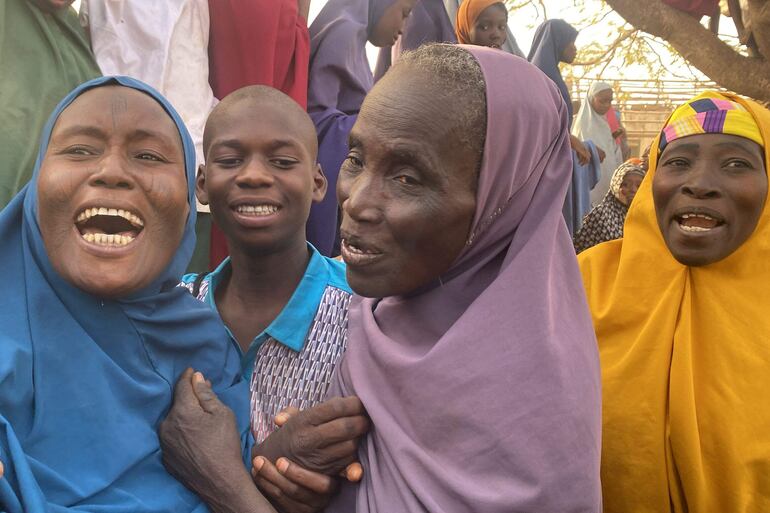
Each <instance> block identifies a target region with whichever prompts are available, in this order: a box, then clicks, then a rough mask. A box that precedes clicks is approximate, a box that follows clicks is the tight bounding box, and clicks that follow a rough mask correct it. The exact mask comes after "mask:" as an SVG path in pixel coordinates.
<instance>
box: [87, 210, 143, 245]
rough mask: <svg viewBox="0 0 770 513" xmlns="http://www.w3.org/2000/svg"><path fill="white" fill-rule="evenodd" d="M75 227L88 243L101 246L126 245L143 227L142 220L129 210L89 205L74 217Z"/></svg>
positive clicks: (132, 240)
mask: <svg viewBox="0 0 770 513" xmlns="http://www.w3.org/2000/svg"><path fill="white" fill-rule="evenodd" d="M75 227H76V228H77V230H78V232H80V236H81V237H82V238H83V240H85V241H86V242H88V243H91V244H95V245H97V246H103V247H105V246H106V247H124V246H128V245H129V244H131V243H132V242H134V239H136V238H137V237H138V236H139V234H140V233H141V232H142V230H143V229H144V220H142V218H141V217H140V216H138V215H137V214H135V213H133V212H131V211H130V210H124V209H117V208H107V207H90V208H86V209H85V210H83V211H82V212H80V213H79V214H78V215H77V217H76V218H75Z"/></svg>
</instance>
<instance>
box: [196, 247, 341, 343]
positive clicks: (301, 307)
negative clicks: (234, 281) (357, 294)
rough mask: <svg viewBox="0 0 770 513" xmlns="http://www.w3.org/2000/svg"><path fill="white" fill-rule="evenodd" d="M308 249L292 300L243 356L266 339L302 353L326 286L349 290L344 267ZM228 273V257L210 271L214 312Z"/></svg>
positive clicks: (211, 299) (210, 298)
mask: <svg viewBox="0 0 770 513" xmlns="http://www.w3.org/2000/svg"><path fill="white" fill-rule="evenodd" d="M308 250H309V251H310V261H309V262H308V264H307V269H305V274H304V275H303V276H302V280H301V281H300V282H299V285H297V288H296V289H294V293H293V294H292V296H291V299H289V302H288V303H286V306H285V307H284V308H283V310H281V313H279V314H278V317H276V318H275V319H274V320H273V322H271V323H270V325H269V326H268V327H267V328H266V329H265V331H263V332H262V333H260V334H259V335H258V336H257V337H256V338H255V339H254V341H253V342H252V344H251V347H250V348H249V351H248V353H247V355H246V356H247V357H248V356H252V357H253V356H254V355H252V354H251V353H252V352H254V353H256V349H257V348H258V346H259V345H261V344H262V342H264V341H265V340H266V338H267V337H272V338H274V339H275V340H277V341H278V342H280V343H281V344H283V345H285V346H287V347H289V348H290V349H293V350H294V351H301V350H302V348H303V347H304V346H305V341H306V340H307V334H308V332H309V331H310V328H311V326H312V324H313V320H314V319H315V316H316V312H317V311H318V306H319V305H320V304H321V299H322V297H323V294H324V292H325V290H326V287H327V286H329V285H331V286H333V287H337V288H340V289H342V290H345V291H348V292H350V287H349V286H348V284H347V282H346V281H345V279H344V267H342V264H340V265H336V264H338V263H337V262H334V261H332V260H330V259H328V258H326V257H324V256H323V255H321V253H319V252H318V250H316V249H315V248H314V247H313V245H312V244H310V243H308ZM337 267H340V268H341V269H343V270H342V274H340V272H339V269H337ZM229 272H230V257H227V258H226V259H225V260H224V261H223V262H222V263H221V264H219V266H218V267H217V268H216V269H215V270H214V271H212V272H211V281H210V285H209V287H210V290H209V294H208V302H209V306H211V307H212V308H214V309H215V310H216V303H215V299H214V296H215V294H214V292H215V291H216V289H217V287H218V286H219V283H220V282H221V281H222V279H223V278H224V276H226V275H227V274H228V273H229ZM231 336H232V335H231Z"/></svg>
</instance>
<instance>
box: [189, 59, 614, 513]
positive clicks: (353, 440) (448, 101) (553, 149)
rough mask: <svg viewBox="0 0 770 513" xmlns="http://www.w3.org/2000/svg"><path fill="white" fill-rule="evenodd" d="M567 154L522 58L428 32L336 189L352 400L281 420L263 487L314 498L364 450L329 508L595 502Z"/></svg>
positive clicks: (549, 96)
mask: <svg viewBox="0 0 770 513" xmlns="http://www.w3.org/2000/svg"><path fill="white" fill-rule="evenodd" d="M522 98H526V101H522V100H521V99H522ZM571 168H572V161H571V158H570V149H569V131H568V128H567V106H566V104H565V103H564V101H563V100H562V98H561V95H560V93H559V90H558V88H557V87H556V85H555V84H554V83H553V82H552V81H551V80H550V79H549V78H548V77H547V76H545V75H544V74H543V73H542V72H540V71H539V70H538V69H537V68H536V67H534V66H532V65H531V64H529V63H527V62H526V61H525V60H524V59H521V58H518V57H514V56H512V55H509V54H507V53H504V52H500V51H498V50H494V49H490V48H484V47H478V46H463V45H443V44H432V45H426V46H422V47H421V48H419V49H418V50H415V51H414V52H410V53H405V54H404V55H403V56H402V57H401V59H399V61H398V62H397V63H396V64H395V65H394V67H393V68H391V69H390V70H389V71H388V72H387V73H386V74H385V76H384V77H383V78H382V80H380V81H379V82H378V83H377V85H375V86H374V88H373V89H372V91H371V92H370V93H369V95H368V96H367V98H366V101H364V103H363V106H362V108H361V112H360V114H359V116H358V119H357V121H356V124H355V126H354V127H353V128H352V130H351V133H350V151H349V153H348V156H347V158H346V160H345V163H344V165H343V167H342V169H341V170H340V177H339V182H338V188H337V193H338V197H339V200H340V205H341V208H342V214H343V215H342V224H341V228H340V235H341V237H342V241H341V250H342V256H343V258H344V260H345V262H346V263H347V278H348V282H349V284H350V286H351V287H352V288H353V290H354V292H355V293H356V294H358V297H357V298H355V299H353V301H352V303H351V306H350V314H349V325H348V332H347V336H348V340H349V343H348V349H347V352H346V354H345V356H344V358H343V360H342V363H341V364H340V366H339V368H338V374H337V375H336V377H335V381H334V383H333V384H332V389H331V395H338V396H346V397H344V398H340V397H335V398H333V399H330V401H328V402H327V403H322V404H321V405H319V406H316V407H314V408H311V409H309V410H306V411H303V412H299V413H292V414H291V416H290V418H289V419H288V421H286V422H285V423H284V421H285V420H286V419H283V420H282V421H281V424H282V427H281V428H280V429H278V430H277V431H276V432H275V433H274V436H271V437H270V438H269V439H274V440H278V441H279V442H278V444H277V445H276V447H275V448H276V449H277V452H276V453H274V454H273V455H268V454H267V453H266V452H263V453H262V455H261V456H259V457H258V458H255V460H254V464H255V467H254V470H253V472H254V475H255V476H257V477H256V479H257V482H258V484H259V483H261V487H262V488H263V490H265V491H266V493H267V494H268V495H270V496H273V497H275V494H274V493H273V492H271V490H274V489H275V488H274V487H273V486H272V485H270V486H267V487H266V486H265V485H266V483H264V481H263V480H262V479H265V478H268V477H269V478H270V481H271V482H272V483H274V484H275V485H276V486H278V487H279V488H281V490H283V492H282V493H284V494H285V495H284V497H289V496H291V497H293V498H294V499H292V500H295V499H296V501H297V502H298V503H302V504H305V505H306V506H305V507H300V506H299V505H298V506H297V507H296V508H295V509H294V510H297V511H312V510H313V508H312V506H309V505H308V504H310V503H313V504H316V508H317V507H318V505H322V504H325V503H326V500H327V499H328V496H329V493H330V491H331V489H332V486H324V484H325V483H324V482H323V480H322V479H320V478H322V477H326V478H329V476H336V475H338V474H339V472H340V471H342V470H343V469H345V468H346V466H347V465H348V464H349V463H350V462H351V461H352V459H353V458H354V457H355V456H356V455H357V457H358V459H359V461H360V463H361V465H362V466H363V479H362V480H361V481H360V482H359V483H358V484H353V483H345V484H344V485H343V486H342V488H341V491H340V494H339V495H338V496H336V497H334V498H332V499H331V500H332V502H331V504H329V505H328V506H326V509H324V511H325V512H326V513H375V512H379V513H385V512H398V513H424V512H430V513H439V512H441V513H461V512H462V513H466V512H469V511H473V512H476V513H510V512H512V511H528V512H557V511H558V512H560V513H572V512H574V513H578V512H580V513H598V512H600V511H601V489H600V483H599V457H600V452H601V451H600V442H601V433H600V429H601V411H600V401H601V390H600V388H601V387H600V375H599V361H598V354H597V348H596V338H595V336H594V330H593V328H592V325H591V317H590V314H589V311H588V305H587V303H586V299H585V293H584V290H583V286H582V283H581V278H580V274H579V271H578V267H577V262H576V259H575V254H574V250H573V248H572V242H571V240H570V236H569V233H568V232H567V228H566V226H565V224H564V220H563V219H562V202H563V198H564V194H565V192H566V190H567V185H568V182H569V180H570V176H571ZM353 396H357V398H356V397H353ZM333 401H337V403H336V404H333ZM346 405H347V406H346ZM323 408H326V410H327V411H326V412H325V413H323V415H320V413H321V411H320V410H321V409H323ZM362 408H365V409H366V412H367V413H368V415H369V420H368V421H367V422H366V423H365V424H363V423H362V422H361V419H359V418H358V415H359V414H358V412H359V411H362V410H361V409H362ZM324 422H325V424H324ZM365 427H369V428H370V431H369V432H368V434H365V435H363V436H362V433H363V432H364V431H365V429H362V428H365ZM211 429H213V430H214V431H215V432H216V429H215V428H211ZM356 444H357V445H358V449H357V452H356V451H355V447H356ZM279 446H280V447H279ZM272 451H273V449H270V452H272ZM195 452H197V449H196V450H192V453H195ZM278 454H280V455H281V457H280V458H277V459H275V456H277V455H278ZM265 459H267V460H269V462H268V461H265ZM272 462H276V463H275V465H273V464H272ZM219 464H220V465H221V464H222V462H220V463H219ZM230 464H231V465H232V464H235V465H238V464H240V462H237V461H235V462H230ZM276 467H277V468H278V470H277V471H275V468H276ZM302 467H304V468H302ZM266 469H267V470H266ZM281 469H283V470H281ZM290 475H293V477H290ZM270 476H272V477H270ZM348 476H350V474H348ZM357 477H360V476H357ZM319 479H320V480H319ZM281 483H282V484H281ZM326 484H327V485H328V484H329V483H326ZM312 491H315V493H316V497H315V498H313V497H312V495H313V494H312V493H310V492H312ZM318 494H320V496H318ZM310 499H313V500H310ZM227 511H229V510H227Z"/></svg>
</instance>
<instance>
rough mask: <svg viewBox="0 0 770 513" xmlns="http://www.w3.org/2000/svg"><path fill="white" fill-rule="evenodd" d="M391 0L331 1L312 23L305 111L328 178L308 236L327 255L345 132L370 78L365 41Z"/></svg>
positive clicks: (331, 243) (344, 154)
mask: <svg viewBox="0 0 770 513" xmlns="http://www.w3.org/2000/svg"><path fill="white" fill-rule="evenodd" d="M394 2H395V0H329V1H328V2H327V3H326V5H325V6H324V7H323V9H321V12H320V13H318V16H317V17H316V19H315V20H313V23H312V24H311V25H310V74H309V78H308V97H307V110H308V113H309V114H310V117H311V118H312V119H313V123H314V124H315V126H316V132H317V133H318V162H319V163H320V164H321V168H322V169H323V171H324V174H325V175H326V179H327V180H328V182H329V188H328V192H327V193H326V197H325V198H324V199H323V201H322V202H321V203H316V204H314V205H313V207H312V208H311V210H310V217H309V219H308V224H307V238H308V240H309V241H310V242H311V243H312V244H313V245H314V246H315V247H316V248H317V249H318V250H319V251H320V252H321V253H323V254H324V255H327V256H330V255H331V254H332V249H333V246H334V238H335V234H336V230H337V195H336V194H335V191H336V190H337V176H338V175H339V171H340V166H342V162H343V161H344V160H345V158H346V157H347V154H348V135H349V134H350V129H351V128H352V127H353V124H354V123H355V122H356V117H357V116H358V111H359V109H360V108H361V103H363V101H364V96H366V93H368V92H369V89H371V88H372V84H373V82H374V78H373V76H372V71H371V69H370V67H369V61H368V60H367V58H366V42H367V40H368V39H369V35H370V33H371V31H372V29H374V26H375V25H376V24H377V21H379V19H380V17H382V15H383V13H384V12H385V10H386V9H387V8H388V7H390V6H391V5H392V4H393V3H394Z"/></svg>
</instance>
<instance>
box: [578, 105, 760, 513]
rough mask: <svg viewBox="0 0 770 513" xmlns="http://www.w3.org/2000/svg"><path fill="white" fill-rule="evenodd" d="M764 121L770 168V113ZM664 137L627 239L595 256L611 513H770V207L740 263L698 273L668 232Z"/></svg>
mask: <svg viewBox="0 0 770 513" xmlns="http://www.w3.org/2000/svg"><path fill="white" fill-rule="evenodd" d="M724 96H725V97H727V98H728V99H730V100H732V101H735V102H738V103H741V104H742V105H743V106H744V107H746V108H747V109H748V110H749V112H751V114H752V115H753V116H754V118H755V120H756V121H757V124H758V125H759V127H760V130H761V133H762V138H763V140H764V142H765V144H764V153H765V168H766V169H767V164H768V162H770V153H769V152H768V148H770V112H768V110H767V109H765V108H763V107H761V106H760V105H758V104H757V103H754V102H751V101H746V100H744V99H741V98H739V97H737V96H733V95H727V94H725V95H724ZM657 147H658V141H657V140H656V141H655V143H653V150H652V152H651V154H650V171H649V172H648V174H647V176H646V177H645V179H644V181H643V183H642V185H641V187H640V189H639V191H638V193H637V195H636V197H635V198H634V202H633V204H632V206H631V209H630V211H629V214H628V217H627V219H626V223H625V229H624V233H625V236H624V238H623V239H621V240H617V241H613V242H608V243H605V244H601V245H599V246H596V247H594V248H593V249H591V250H588V251H586V252H584V253H582V254H581V255H580V257H579V262H580V267H581V271H582V273H583V280H584V283H585V287H586V292H587V295H588V301H589V305H590V307H591V312H592V316H593V320H594V325H595V328H596V336H597V339H598V342H599V353H600V358H601V365H602V386H603V448H602V471H601V477H602V488H603V495H604V505H605V512H606V513H618V512H624V513H625V512H628V513H637V512H639V513H643V512H655V513H666V512H688V511H689V512H695V513H742V512H770V211H769V210H768V208H769V207H768V204H767V202H766V203H765V207H764V210H763V212H762V215H761V217H760V220H759V223H758V225H757V227H756V229H755V231H754V233H753V234H752V235H751V236H750V237H749V239H748V240H747V241H746V242H745V243H744V244H743V245H742V246H741V247H740V248H738V250H736V251H735V252H734V253H733V254H732V255H730V256H728V257H727V258H725V259H723V260H721V261H719V262H716V263H713V264H710V265H707V266H703V267H688V266H684V265H682V264H680V263H679V262H677V261H676V260H675V259H674V257H673V256H672V255H671V253H670V252H669V250H668V248H667V247H666V244H665V242H664V240H663V237H662V235H661V233H660V230H659V228H658V224H657V221H656V217H655V209H654V205H653V198H652V179H653V177H654V176H655V166H656V161H657V158H658V155H657Z"/></svg>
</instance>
